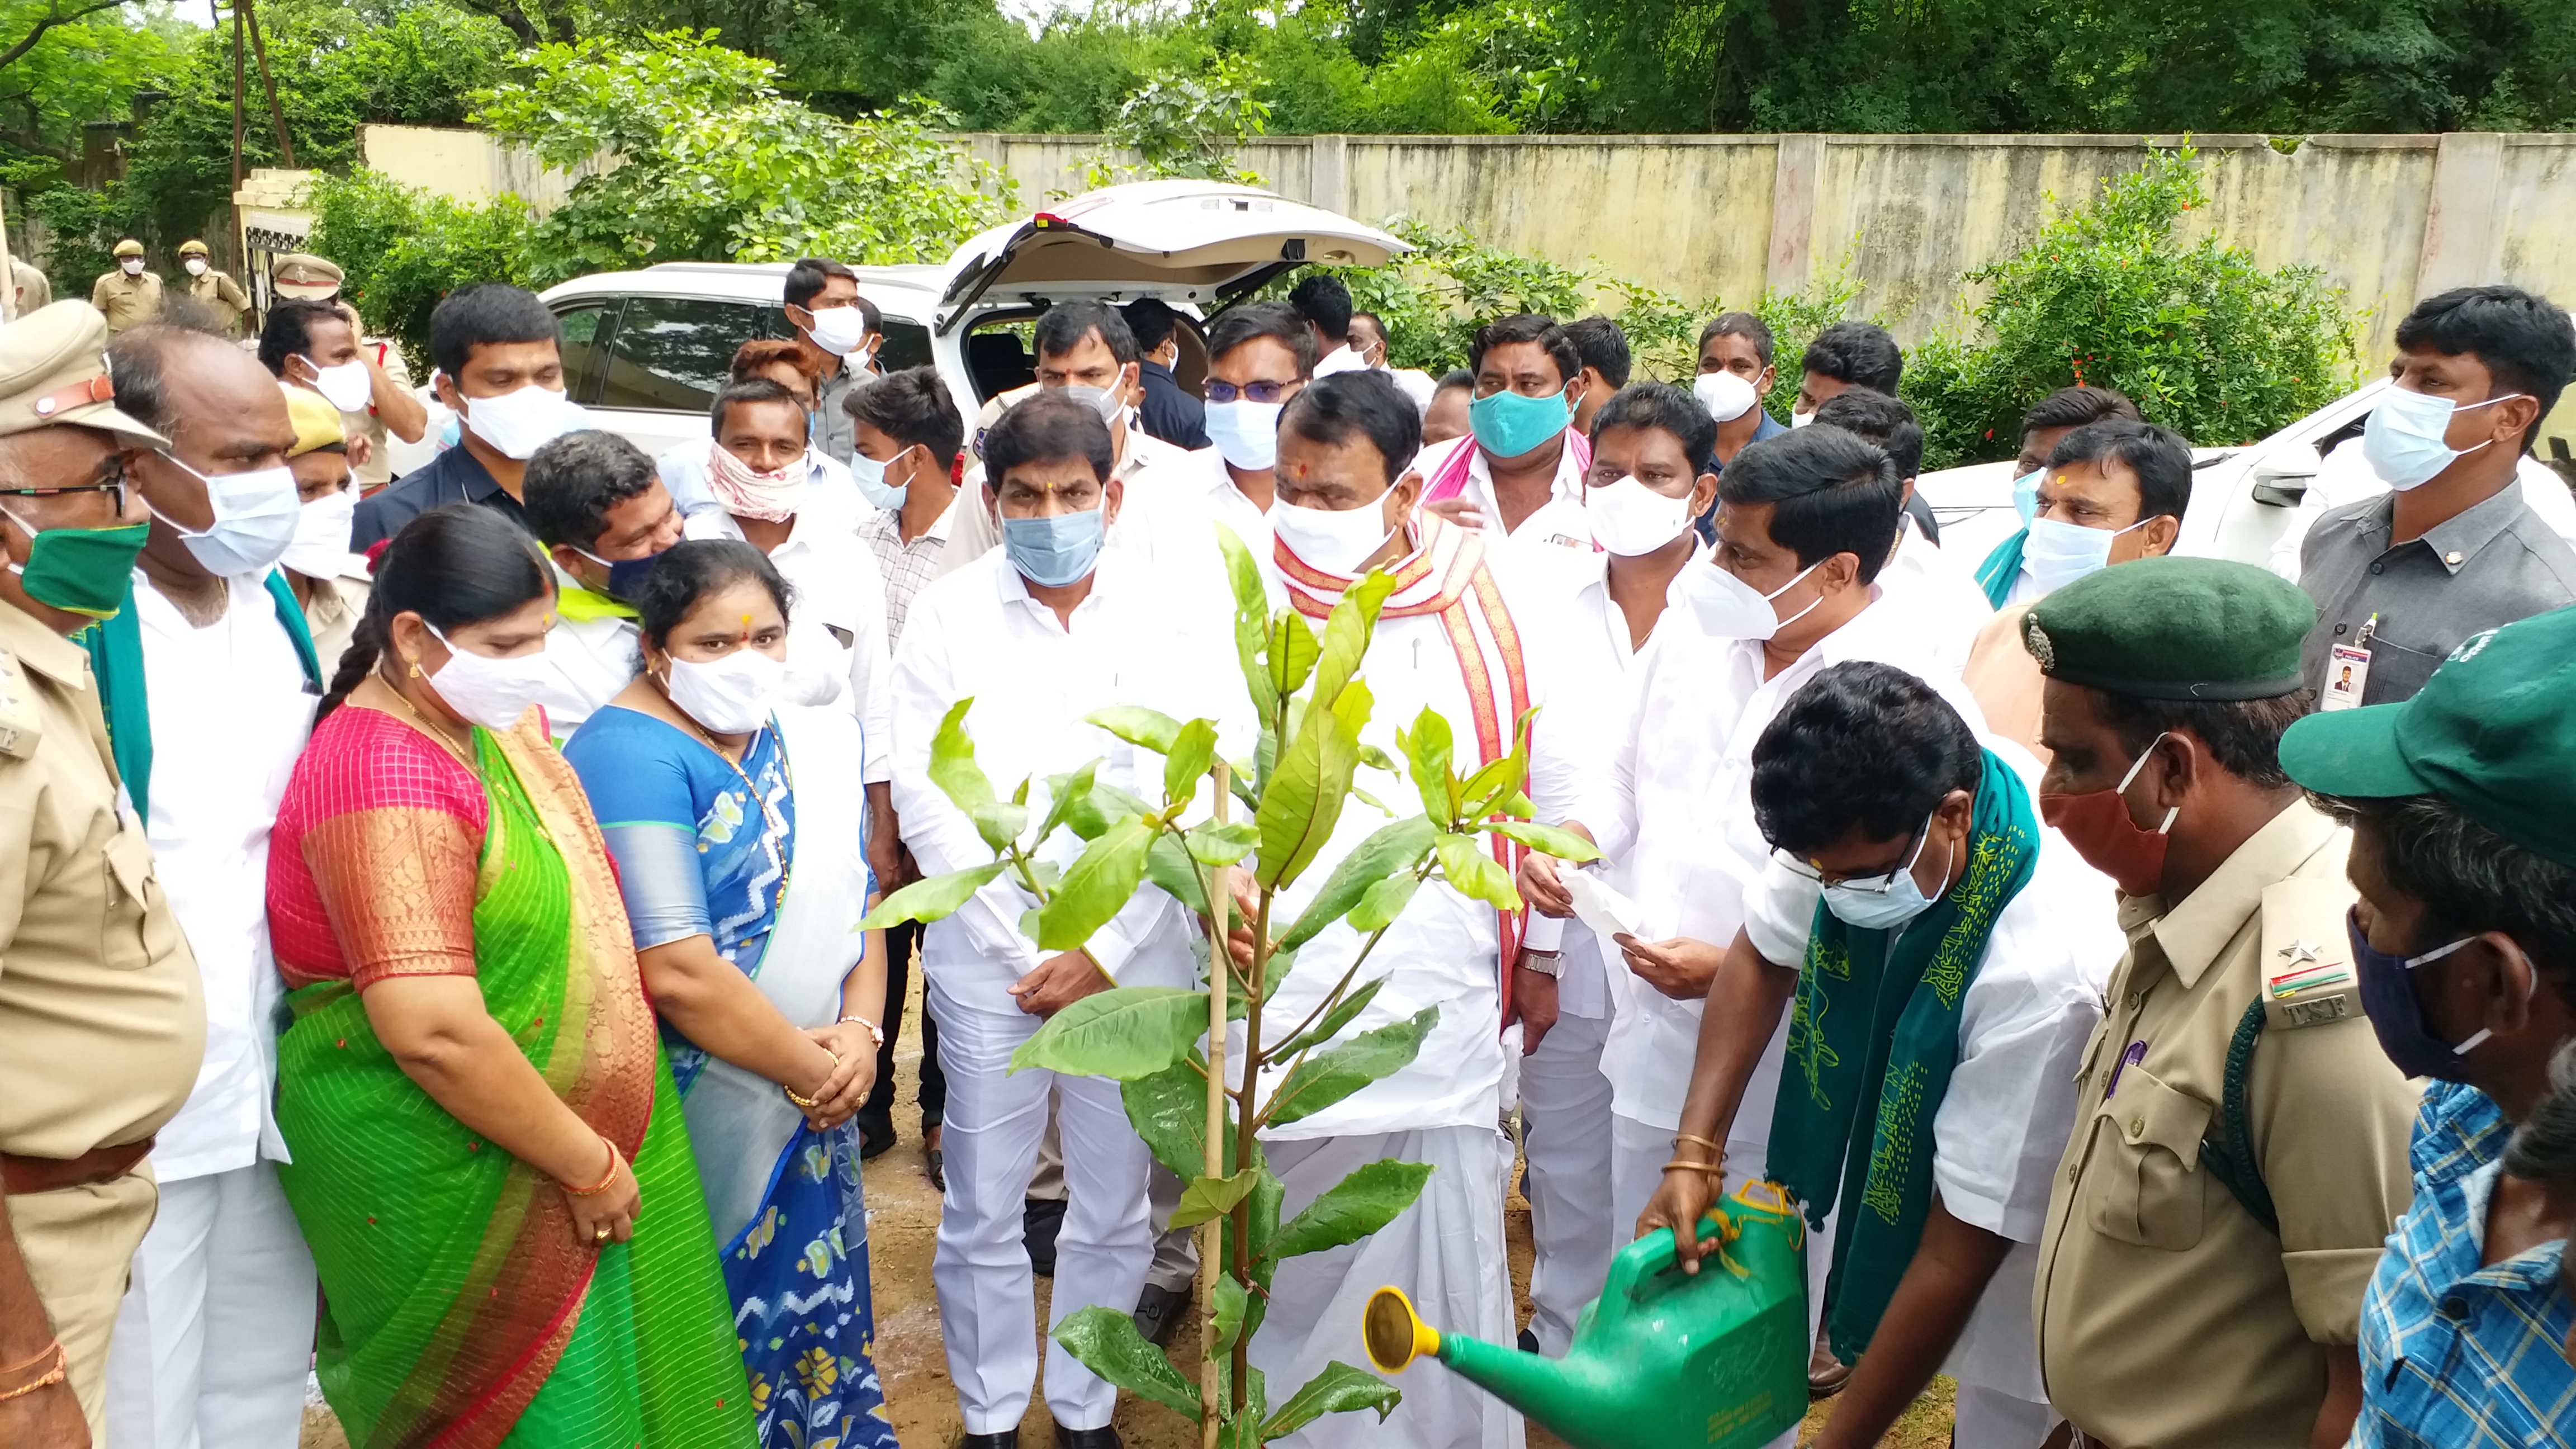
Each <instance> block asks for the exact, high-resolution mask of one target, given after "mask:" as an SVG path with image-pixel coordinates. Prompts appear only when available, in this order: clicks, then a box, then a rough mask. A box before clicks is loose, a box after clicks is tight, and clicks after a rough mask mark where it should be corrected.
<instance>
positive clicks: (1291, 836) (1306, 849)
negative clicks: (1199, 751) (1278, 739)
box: [1256, 681, 1370, 890]
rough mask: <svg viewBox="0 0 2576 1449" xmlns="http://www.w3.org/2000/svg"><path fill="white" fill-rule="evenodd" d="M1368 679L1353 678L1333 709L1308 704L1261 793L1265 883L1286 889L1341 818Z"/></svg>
mask: <svg viewBox="0 0 2576 1449" xmlns="http://www.w3.org/2000/svg"><path fill="white" fill-rule="evenodd" d="M1369 705H1370V697H1369V689H1368V686H1367V685H1366V684H1363V683H1359V682H1357V681H1353V682H1352V683H1351V684H1350V685H1348V686H1346V687H1344V688H1343V690H1342V692H1341V694H1340V695H1339V697H1337V698H1336V699H1335V700H1334V702H1333V707H1332V708H1330V709H1310V710H1308V711H1307V712H1306V722H1305V724H1304V726H1303V727H1302V728H1300V729H1299V730H1298V731H1297V737H1296V739H1295V741H1294V742H1292V743H1291V744H1290V745H1289V746H1288V749H1287V751H1286V752H1285V753H1284V754H1282V755H1281V756H1280V759H1279V768H1278V770H1277V772H1276V773H1274V774H1273V775H1272V776H1271V777H1270V782H1269V784H1268V785H1267V787H1265V788H1264V789H1263V790H1262V792H1261V813H1260V820H1259V823H1260V826H1261V856H1260V861H1259V863H1258V865H1257V866H1256V873H1257V874H1258V876H1259V877H1260V880H1261V883H1262V884H1263V885H1265V886H1269V887H1271V888H1272V889H1274V890H1285V889H1286V888H1287V887H1288V886H1290V885H1292V884H1294V883H1295V882H1296V879H1297V877H1298V876H1299V875H1301V874H1303V873H1304V871H1305V869H1306V867H1307V865H1308V864H1310V863H1311V862H1312V861H1313V860H1314V859H1315V856H1316V854H1317V852H1319V851H1321V850H1322V849H1323V848H1324V842H1325V841H1327V840H1329V839H1331V838H1332V834H1333V826H1334V825H1335V824H1336V823H1337V822H1339V821H1340V819H1341V817H1342V805H1343V803H1344V802H1345V800H1346V799H1347V798H1348V795H1349V791H1350V784H1351V774H1352V772H1353V771H1355V770H1357V769H1358V768H1359V762H1360V726H1361V725H1362V724H1363V723H1365V722H1366V721H1367V719H1368V711H1369Z"/></svg>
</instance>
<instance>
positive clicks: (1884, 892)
mask: <svg viewBox="0 0 2576 1449" xmlns="http://www.w3.org/2000/svg"><path fill="white" fill-rule="evenodd" d="M1934 818H1936V819H1937V818H1938V812H1937V811H1936V812H1935V816H1934ZM1931 843H1932V822H1931V821H1930V820H1926V821H1924V822H1923V835H1922V838H1921V839H1920V840H1918V841H1916V842H1915V845H1914V853H1913V854H1912V855H1910V856H1907V857H1906V858H1905V867H1904V869H1902V870H1899V871H1898V872H1897V873H1896V874H1895V875H1894V876H1892V877H1890V878H1889V879H1888V882H1887V884H1886V885H1885V886H1871V885H1862V884H1860V883H1859V882H1857V881H1847V880H1846V881H1836V882H1835V883H1834V884H1832V885H1829V886H1827V887H1825V909H1826V910H1829V911H1831V912H1833V913H1834V914H1835V915H1836V916H1838V917H1840V918H1841V920H1842V923H1843V924H1844V925H1846V926H1852V927H1856V928H1858V929H1860V930H1863V931H1893V930H1895V929H1896V928H1897V927H1899V926H1902V925H1904V924H1905V923H1906V922H1908V921H1910V920H1913V919H1914V918H1915V917H1916V916H1919V915H1921V914H1923V913H1924V912H1925V911H1928V910H1930V909H1932V898H1931V897H1930V896H1927V895H1925V894H1924V893H1923V887H1922V885H1921V884H1920V883H1918V882H1917V881H1916V880H1915V879H1914V866H1915V862H1917V861H1919V860H1921V859H1922V858H1923V849H1924V847H1925V846H1928V845H1930V844H1931ZM1956 852H1957V846H1956V845H1951V846H1947V847H1944V848H1943V849H1942V851H1941V878H1942V879H1944V880H1947V879H1949V878H1950V857H1951V856H1952V855H1953V854H1955V853H1956Z"/></svg>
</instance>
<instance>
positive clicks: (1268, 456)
mask: <svg viewBox="0 0 2576 1449" xmlns="http://www.w3.org/2000/svg"><path fill="white" fill-rule="evenodd" d="M1287 406H1288V405H1287V404H1286V403H1260V402H1254V401H1253V400H1252V399H1250V398H1237V399H1235V400H1234V401H1233V402H1225V403H1209V404H1208V405H1207V435H1208V441H1209V442H1211V443H1214V444H1216V450H1217V453H1218V455H1219V456H1221V457H1223V458H1224V459H1225V460H1226V461H1227V462H1229V463H1232V464H1233V465H1234V466H1236V467H1238V468H1241V469H1242V470H1243V471H1245V472H1246V473H1261V472H1267V471H1268V470H1269V469H1271V468H1272V467H1274V466H1276V465H1277V464H1278V462H1279V413H1280V410H1281V409H1283V408H1285V407H1287Z"/></svg>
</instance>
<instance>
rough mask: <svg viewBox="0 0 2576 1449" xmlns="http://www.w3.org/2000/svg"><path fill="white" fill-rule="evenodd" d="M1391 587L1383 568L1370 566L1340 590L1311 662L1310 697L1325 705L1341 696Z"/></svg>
mask: <svg viewBox="0 0 2576 1449" xmlns="http://www.w3.org/2000/svg"><path fill="white" fill-rule="evenodd" d="M1394 588H1395V580H1394V579H1392V578H1390V577H1388V576H1387V575H1386V573H1385V572H1384V571H1383V570H1380V569H1371V570H1369V571H1368V575H1367V576H1366V577H1365V578H1362V579H1361V580H1360V581H1359V582H1358V583H1355V584H1353V585H1351V586H1350V587H1349V588H1347V589H1344V590H1343V591H1342V597H1341V601H1340V602H1339V603H1337V604H1335V605H1333V612H1332V615H1331V616H1330V617H1329V618H1327V619H1325V620H1324V642H1323V652H1322V655H1321V656H1320V657H1319V658H1318V659H1317V660H1316V661H1315V693H1314V698H1316V699H1317V700H1320V701H1322V702H1323V703H1325V704H1328V705H1329V704H1331V703H1332V702H1333V701H1335V700H1337V699H1339V698H1341V694H1342V689H1343V687H1344V686H1345V685H1347V684H1349V683H1350V680H1351V676H1352V675H1354V674H1357V673H1358V672H1359V668H1360V660H1361V659H1362V658H1363V657H1365V656H1366V655H1367V653H1368V646H1369V635H1370V634H1371V633H1372V632H1374V631H1375V630H1376V628H1377V611H1378V610H1379V608H1381V607H1382V606H1384V605H1385V603H1386V596H1387V595H1388V594H1389V593H1390V592H1392V591H1393V590H1394ZM1283 692H1284V691H1283Z"/></svg>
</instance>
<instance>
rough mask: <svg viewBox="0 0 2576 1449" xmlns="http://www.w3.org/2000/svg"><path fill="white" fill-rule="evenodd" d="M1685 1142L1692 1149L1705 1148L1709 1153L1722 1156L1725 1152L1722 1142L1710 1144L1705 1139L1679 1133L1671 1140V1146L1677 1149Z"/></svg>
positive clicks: (1724, 1145)
mask: <svg viewBox="0 0 2576 1449" xmlns="http://www.w3.org/2000/svg"><path fill="white" fill-rule="evenodd" d="M1685 1142H1687V1143H1689V1144H1690V1145H1691V1146H1693V1147H1705V1148H1707V1149H1708V1150H1709V1151H1711V1152H1715V1153H1720V1154H1723V1153H1724V1152H1725V1151H1726V1144H1725V1143H1723V1142H1711V1141H1709V1140H1708V1139H1707V1138H1705V1137H1693V1136H1692V1135H1690V1134H1689V1133H1687V1132H1683V1133H1679V1134H1677V1135H1675V1136H1674V1138H1673V1145H1674V1146H1675V1147H1679V1146H1681V1145H1682V1144H1683V1143H1685Z"/></svg>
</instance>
